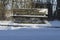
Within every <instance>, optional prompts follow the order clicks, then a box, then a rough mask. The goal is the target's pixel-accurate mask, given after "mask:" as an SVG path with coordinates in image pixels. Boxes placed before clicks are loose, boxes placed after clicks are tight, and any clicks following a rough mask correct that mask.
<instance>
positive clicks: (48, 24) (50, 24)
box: [0, 20, 60, 30]
mask: <svg viewBox="0 0 60 40" xmlns="http://www.w3.org/2000/svg"><path fill="white" fill-rule="evenodd" d="M45 22H46V24H17V23H13V22H11V21H0V30H15V29H21V28H35V29H37V28H44V27H56V28H58V27H60V21H57V20H55V21H49V22H48V21H45ZM1 25H5V26H1ZM7 25H8V26H7ZM17 26H19V27H17Z"/></svg>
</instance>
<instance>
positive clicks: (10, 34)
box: [0, 28, 60, 40]
mask: <svg viewBox="0 0 60 40" xmlns="http://www.w3.org/2000/svg"><path fill="white" fill-rule="evenodd" d="M0 40H60V28H39V29H25V28H24V29H19V30H7V31H6V30H5V31H0Z"/></svg>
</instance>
